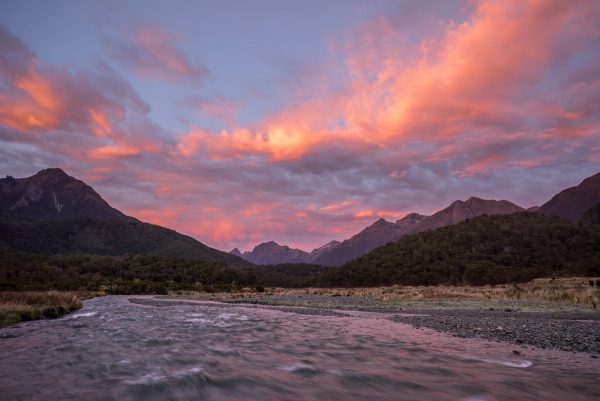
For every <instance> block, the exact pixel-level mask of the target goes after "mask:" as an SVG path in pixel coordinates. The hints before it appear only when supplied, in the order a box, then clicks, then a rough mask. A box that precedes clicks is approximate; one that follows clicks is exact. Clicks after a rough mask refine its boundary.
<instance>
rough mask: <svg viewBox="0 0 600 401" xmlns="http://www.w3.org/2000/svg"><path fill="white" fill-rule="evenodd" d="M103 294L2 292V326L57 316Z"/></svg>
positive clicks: (0, 304) (0, 324)
mask: <svg viewBox="0 0 600 401" xmlns="http://www.w3.org/2000/svg"><path fill="white" fill-rule="evenodd" d="M98 295H101V294H99V293H94V292H88V291H22V292H18V291H3V292H0V327H1V326H6V325H9V324H15V323H18V322H20V321H26V320H35V319H41V318H56V317H60V316H62V315H64V314H67V313H70V312H73V311H76V310H78V309H81V307H82V303H81V301H82V300H84V299H88V298H92V297H94V296H98Z"/></svg>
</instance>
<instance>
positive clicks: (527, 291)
mask: <svg viewBox="0 0 600 401" xmlns="http://www.w3.org/2000/svg"><path fill="white" fill-rule="evenodd" d="M590 280H591V281H592V282H593V283H594V286H590V285H589V282H590ZM597 280H598V279H597V278H587V277H586V278H564V279H554V280H552V279H538V280H534V281H532V282H529V283H524V284H519V285H501V286H485V287H444V286H435V287H433V286H432V287H405V286H394V287H377V288H350V289H336V288H306V289H266V290H265V292H264V293H257V292H250V291H248V292H240V293H217V294H173V295H176V298H178V299H181V298H188V299H196V300H210V301H218V302H225V303H230V304H255V305H264V306H267V307H268V306H270V307H277V308H285V310H286V311H290V312H296V313H303V314H314V315H322V314H323V313H324V311H329V312H334V313H339V312H340V311H345V310H346V311H350V310H353V311H367V312H379V313H382V314H385V315H386V318H387V319H389V320H392V321H395V322H399V323H404V324H409V325H411V326H413V327H417V328H429V329H433V330H436V331H438V332H443V333H447V334H451V335H453V336H457V337H462V338H483V339H487V340H492V341H501V342H508V343H513V344H516V345H519V346H531V347H537V348H542V349H545V348H549V349H560V350H564V351H573V352H588V353H591V354H593V355H594V356H597V355H600V334H598V333H600V310H598V309H595V308H594V306H593V304H594V303H595V302H596V303H597V296H598V287H597V286H596V282H597ZM599 282H600V281H599Z"/></svg>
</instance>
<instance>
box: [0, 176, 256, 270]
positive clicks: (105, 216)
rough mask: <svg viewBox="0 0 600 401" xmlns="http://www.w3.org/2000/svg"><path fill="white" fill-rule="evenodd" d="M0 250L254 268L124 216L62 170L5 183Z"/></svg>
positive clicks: (0, 197)
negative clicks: (182, 260)
mask: <svg viewBox="0 0 600 401" xmlns="http://www.w3.org/2000/svg"><path fill="white" fill-rule="evenodd" d="M0 249H15V250H19V251H24V252H34V253H42V254H82V253H85V254H98V255H123V254H137V255H156V256H177V257H182V258H184V257H185V258H196V259H203V260H206V261H214V262H222V263H224V264H227V265H229V266H236V267H241V266H250V264H249V263H248V262H246V261H244V260H242V259H241V258H239V257H236V256H234V255H230V254H227V253H225V252H221V251H218V250H216V249H213V248H210V247H208V246H206V245H204V244H203V243H201V242H199V241H196V240H195V239H193V238H191V237H188V236H186V235H182V234H179V233H177V232H176V231H173V230H170V229H168V228H164V227H160V226H157V225H153V224H148V223H144V222H141V221H139V220H137V219H135V218H133V217H129V216H126V215H124V214H123V213H121V212H120V211H118V210H117V209H115V208H113V207H111V206H110V205H109V204H108V203H107V202H106V201H105V200H104V199H102V197H101V196H100V195H99V194H98V193H97V192H96V191H94V189H93V188H92V187H90V186H89V185H87V184H85V183H84V182H82V181H80V180H77V179H75V178H73V177H71V176H69V175H67V174H66V173H65V172H64V171H62V170H61V169H56V168H54V169H47V170H43V171H40V172H39V173H37V174H35V175H33V176H31V177H28V178H13V177H11V176H7V177H6V178H3V179H0Z"/></svg>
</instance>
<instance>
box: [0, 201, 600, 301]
mask: <svg viewBox="0 0 600 401" xmlns="http://www.w3.org/2000/svg"><path fill="white" fill-rule="evenodd" d="M584 221H586V223H581V222H580V223H572V222H569V221H566V220H561V219H559V218H556V217H548V216H544V215H540V214H536V213H526V212H523V213H516V214H511V215H503V216H500V215H498V216H480V217H477V218H474V219H470V220H467V221H464V222H462V223H459V224H456V225H453V226H448V227H443V228H439V229H436V230H432V231H428V232H423V233H420V234H416V235H410V236H405V237H403V238H402V239H400V240H399V241H398V242H395V243H389V244H387V245H385V246H382V247H380V248H377V249H375V250H373V251H372V252H370V253H369V254H367V255H365V256H363V257H360V258H358V259H355V260H353V261H351V262H349V263H347V264H346V265H344V266H342V267H332V268H329V267H322V266H316V265H305V264H288V265H276V266H254V265H250V266H248V267H240V266H231V265H230V266H228V265H227V264H226V262H225V261H206V260H203V259H200V258H189V257H167V256H139V255H125V256H108V255H104V256H99V255H85V254H73V255H48V254H35V253H24V252H17V251H14V250H4V251H2V252H0V290H48V289H56V290H99V289H103V290H105V291H107V292H108V293H115V294H134V293H135V294H142V293H150V294H164V293H166V292H167V291H169V290H197V291H234V290H238V289H240V288H241V287H254V288H261V287H307V286H322V287H362V286H380V285H392V284H405V285H436V284H450V285H463V284H470V285H484V284H500V283H513V282H514V283H516V282H524V281H528V280H531V279H533V278H536V277H549V276H574V275H581V276H590V275H600V224H599V223H600V207H598V208H594V209H593V210H591V211H590V212H589V213H588V214H587V215H586V218H585V219H584Z"/></svg>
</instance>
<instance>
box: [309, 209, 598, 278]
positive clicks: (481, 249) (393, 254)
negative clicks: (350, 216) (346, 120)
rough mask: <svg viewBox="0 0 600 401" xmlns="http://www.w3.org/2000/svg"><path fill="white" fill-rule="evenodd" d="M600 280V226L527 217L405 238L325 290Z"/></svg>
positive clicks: (347, 268)
mask: <svg viewBox="0 0 600 401" xmlns="http://www.w3.org/2000/svg"><path fill="white" fill-rule="evenodd" d="M598 274H600V227H599V226H597V225H593V224H583V223H571V222H569V221H566V220H561V219H559V218H557V217H548V216H544V215H541V214H536V213H527V212H523V213H515V214H510V215H498V216H480V217H477V218H474V219H470V220H467V221H464V222H462V223H459V224H456V225H453V226H447V227H443V228H439V229H436V230H432V231H428V232H423V233H420V234H417V235H410V236H405V237H403V238H402V239H400V240H399V241H398V242H395V243H388V244H386V245H384V246H382V247H380V248H377V249H375V250H373V251H371V252H370V253H368V254H367V255H365V256H363V257H360V258H358V259H355V260H353V261H351V262H349V263H347V264H346V265H344V266H342V267H341V268H339V269H335V270H334V269H332V270H330V271H328V272H326V273H324V274H323V275H322V276H320V277H319V278H318V284H319V285H322V286H374V285H392V284H404V285H435V284H450V285H462V284H470V285H484V284H500V283H514V282H524V281H528V280H531V279H534V278H536V277H544V276H546V277H548V276H574V275H575V276H578V275H581V276H588V275H598Z"/></svg>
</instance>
